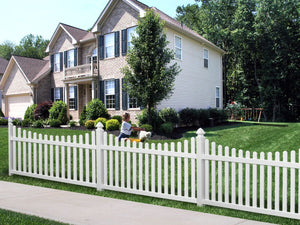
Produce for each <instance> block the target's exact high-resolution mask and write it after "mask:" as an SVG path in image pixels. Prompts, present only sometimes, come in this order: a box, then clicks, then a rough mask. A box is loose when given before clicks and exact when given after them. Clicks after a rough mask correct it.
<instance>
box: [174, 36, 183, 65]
mask: <svg viewBox="0 0 300 225" xmlns="http://www.w3.org/2000/svg"><path fill="white" fill-rule="evenodd" d="M174 47H175V59H180V60H181V59H182V38H181V37H179V36H176V35H175V45H174Z"/></svg>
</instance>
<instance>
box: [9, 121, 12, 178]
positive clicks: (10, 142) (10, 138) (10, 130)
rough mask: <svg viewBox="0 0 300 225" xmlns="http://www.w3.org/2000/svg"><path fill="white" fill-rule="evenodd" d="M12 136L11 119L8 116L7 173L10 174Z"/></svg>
mask: <svg viewBox="0 0 300 225" xmlns="http://www.w3.org/2000/svg"><path fill="white" fill-rule="evenodd" d="M12 136H13V124H12V119H11V118H8V175H9V176H11V175H12V173H11V172H12V168H13V143H12Z"/></svg>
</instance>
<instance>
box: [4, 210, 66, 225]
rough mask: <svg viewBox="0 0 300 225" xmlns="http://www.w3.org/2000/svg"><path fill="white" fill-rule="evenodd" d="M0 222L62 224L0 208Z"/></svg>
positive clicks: (6, 224) (20, 224)
mask: <svg viewBox="0 0 300 225" xmlns="http://www.w3.org/2000/svg"><path fill="white" fill-rule="evenodd" d="M0 224H2V225H4V224H5V225H16V224H17V225H41V224H43V225H48V224H49V225H63V224H65V223H59V222H56V221H53V220H47V219H43V218H40V217H36V216H29V215H25V214H21V213H16V212H12V211H7V210H3V209H0Z"/></svg>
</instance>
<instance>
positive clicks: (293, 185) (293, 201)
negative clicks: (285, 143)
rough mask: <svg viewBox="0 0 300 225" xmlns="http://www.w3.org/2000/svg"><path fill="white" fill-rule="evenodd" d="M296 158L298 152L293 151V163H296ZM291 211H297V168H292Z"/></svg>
mask: <svg viewBox="0 0 300 225" xmlns="http://www.w3.org/2000/svg"><path fill="white" fill-rule="evenodd" d="M295 159H296V152H295V151H292V152H291V163H295ZM290 179H291V180H290V191H291V194H290V212H291V213H295V183H296V181H295V169H294V168H291V175H290Z"/></svg>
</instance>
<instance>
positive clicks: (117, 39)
mask: <svg viewBox="0 0 300 225" xmlns="http://www.w3.org/2000/svg"><path fill="white" fill-rule="evenodd" d="M119 56H120V32H119V31H116V32H115V57H119Z"/></svg>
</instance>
